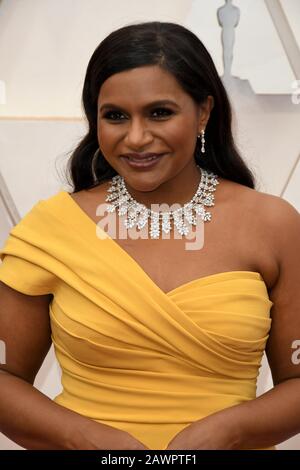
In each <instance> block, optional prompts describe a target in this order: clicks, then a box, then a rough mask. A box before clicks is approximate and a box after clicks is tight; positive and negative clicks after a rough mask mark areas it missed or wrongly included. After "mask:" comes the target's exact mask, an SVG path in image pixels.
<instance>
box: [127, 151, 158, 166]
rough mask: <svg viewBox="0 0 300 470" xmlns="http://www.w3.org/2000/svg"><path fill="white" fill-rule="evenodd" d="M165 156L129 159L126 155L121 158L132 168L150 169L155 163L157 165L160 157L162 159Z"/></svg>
mask: <svg viewBox="0 0 300 470" xmlns="http://www.w3.org/2000/svg"><path fill="white" fill-rule="evenodd" d="M165 155H166V154H165V153H162V154H160V155H152V156H151V157H147V158H138V157H136V158H135V157H129V156H126V155H123V156H122V157H121V158H122V159H124V161H125V162H126V163H127V164H128V165H129V166H131V167H132V168H141V169H143V168H151V167H152V166H154V165H155V164H156V163H158V162H159V161H160V160H161V159H162V157H164V156H165Z"/></svg>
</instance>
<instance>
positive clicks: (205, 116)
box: [199, 95, 214, 133]
mask: <svg viewBox="0 0 300 470" xmlns="http://www.w3.org/2000/svg"><path fill="white" fill-rule="evenodd" d="M213 107H214V97H213V96H211V95H208V97H207V98H206V100H205V101H204V103H202V104H201V105H200V107H199V133H200V132H201V131H202V129H205V128H206V125H207V123H208V120H209V117H210V113H211V110H212V109H213Z"/></svg>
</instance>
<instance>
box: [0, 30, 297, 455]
mask: <svg viewBox="0 0 300 470" xmlns="http://www.w3.org/2000/svg"><path fill="white" fill-rule="evenodd" d="M166 100H168V102H166ZM83 104H84V109H85V113H86V117H87V120H88V132H87V134H86V136H85V137H84V138H83V140H82V141H81V142H80V144H79V146H78V148H77V149H76V150H75V151H74V153H73V155H72V157H71V160H70V170H71V177H72V183H73V186H74V191H73V192H72V193H70V194H69V193H67V192H66V191H59V192H58V193H57V194H55V195H54V196H52V197H50V198H49V199H47V200H43V201H39V202H38V203H37V204H36V205H35V206H34V207H33V208H32V210H31V211H30V212H29V213H28V214H26V216H25V217H24V218H23V219H22V220H21V221H20V222H19V224H17V226H15V227H14V228H13V229H12V230H11V232H10V236H9V237H8V239H7V241H6V244H5V245H4V247H3V249H2V251H1V259H2V260H3V264H2V265H1V268H0V280H1V281H2V282H1V300H0V325H1V337H2V339H3V340H4V341H5V344H6V348H7V363H6V364H5V365H2V373H1V376H0V378H1V387H0V390H1V392H0V417H1V419H0V422H1V429H0V430H1V432H3V433H4V434H6V435H7V436H8V437H10V438H11V439H13V440H15V442H17V443H19V444H20V445H21V446H23V447H26V448H29V449H41V448H43V449H53V448H54V449H57V448H60V449H70V448H71V449H148V448H150V449H261V448H264V449H274V448H275V447H274V445H275V444H276V443H279V442H282V441H284V440H285V439H287V438H289V437H291V436H293V435H295V434H296V433H298V432H299V431H300V411H299V410H300V406H299V405H300V393H299V392H300V372H299V365H297V364H296V363H295V361H292V353H293V352H294V351H293V349H292V343H293V342H294V341H295V340H297V339H299V338H300V320H299V308H300V297H299V293H298V285H299V281H300V269H299V259H298V258H297V256H296V255H297V254H298V253H299V248H300V243H299V229H300V220H299V214H298V212H297V211H296V209H294V207H293V206H291V205H290V204H289V203H288V202H286V201H284V200H283V199H280V198H278V197H275V196H271V195H268V194H264V193H261V192H258V191H257V190H255V183H254V177H253V175H252V174H251V171H250V170H249V169H248V168H247V167H246V165H245V163H244V162H243V160H242V159H241V157H240V156H239V154H238V151H237V149H236V147H235V145H234V142H233V138H232V132H231V111H230V105H229V102H228V98H227V95H226V92H225V89H224V87H223V85H222V82H221V81H220V78H219V76H218V74H217V71H216V68H215V66H214V64H213V62H212V59H211V57H210V55H209V54H208V52H207V50H206V49H205V47H204V46H203V44H202V43H201V41H200V40H199V39H198V38H197V37H196V36H195V35H194V34H193V33H192V32H191V31H189V30H187V29H186V28H184V27H183V26H181V25H178V24H174V23H161V22H148V23H142V24H135V25H129V26H125V27H123V28H120V29H118V30H117V31H114V32H112V33H111V34H110V35H109V36H107V37H106V38H105V39H104V40H103V41H102V42H101V44H100V45H99V46H98V47H97V49H96V50H95V52H94V54H93V55H92V57H91V59H90V62H89V64H88V68H87V72H86V77H85V82H84V89H83ZM149 153H150V154H152V155H150V156H149ZM128 154H130V155H128ZM147 154H148V155H147ZM153 154H154V155H153ZM150 157H151V158H150ZM130 197H131V198H132V200H131V199H130ZM130 202H132V203H133V205H132V206H130ZM188 202H190V204H189V205H188V206H185V211H184V213H181V212H180V210H181V209H182V208H183V206H184V205H185V204H187V203H188ZM161 205H163V206H164V207H163V208H162V207H161ZM157 206H159V207H157ZM207 207H208V208H209V209H210V210H206V209H207ZM147 209H152V211H153V212H151V213H150V212H148V211H147ZM118 211H120V212H118ZM168 211H170V212H171V214H169V216H168V215H167V214H166V212H168ZM163 213H165V214H164V216H163V215H162V214H163ZM106 227H108V230H106ZM124 231H125V236H124ZM204 235H205V237H204ZM191 239H193V240H194V241H192V242H191V241H190V242H189V243H187V240H191ZM51 340H52V341H53V343H54V346H55V352H56V355H57V358H58V361H59V363H60V365H61V368H62V385H63V391H62V392H61V393H60V394H59V395H58V396H57V397H56V398H55V399H54V401H51V400H50V399H48V398H47V397H45V396H44V395H43V394H42V393H40V392H39V391H37V390H36V389H34V388H33V382H34V378H35V376H36V374H37V372H38V370H39V368H40V366H41V364H42V362H43V359H44V357H45V355H46V353H47V351H48V350H49V347H50V344H51ZM264 350H266V353H267V357H268V360H269V364H270V367H271V370H272V375H273V381H274V388H273V389H272V390H270V391H268V392H267V393H265V394H264V395H262V396H260V397H259V398H256V395H255V392H256V378H257V375H258V372H259V367H260V364H261V359H262V354H263V352H264Z"/></svg>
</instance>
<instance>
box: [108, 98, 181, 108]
mask: <svg viewBox="0 0 300 470" xmlns="http://www.w3.org/2000/svg"><path fill="white" fill-rule="evenodd" d="M164 104H171V105H173V106H176V107H177V108H179V106H178V104H177V103H175V101H172V100H156V101H152V103H148V104H146V105H145V106H144V109H148V108H152V106H158V105H164ZM106 108H118V109H120V110H121V111H125V109H123V108H121V106H117V105H115V104H113V103H104V104H103V105H102V106H101V107H100V111H103V109H106Z"/></svg>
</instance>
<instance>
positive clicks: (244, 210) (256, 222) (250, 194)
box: [220, 180, 300, 289]
mask: <svg viewBox="0 0 300 470" xmlns="http://www.w3.org/2000/svg"><path fill="white" fill-rule="evenodd" d="M224 181H225V184H224V190H223V192H220V195H221V199H222V201H223V202H225V207H227V208H228V210H226V214H227V213H229V216H228V217H229V220H230V223H231V224H232V225H234V226H235V227H236V228H237V230H238V233H239V234H241V237H240V239H241V240H242V243H243V247H242V248H241V249H242V250H243V251H244V250H245V249H246V250H247V253H248V257H249V259H252V260H253V261H254V264H255V266H256V268H255V270H257V271H259V272H260V273H262V275H263V277H264V279H265V281H266V284H267V286H268V288H269V289H271V288H272V287H273V286H274V285H275V284H276V282H277V280H278V279H279V275H280V268H281V266H282V264H283V263H284V262H285V261H284V260H286V259H287V257H288V255H289V251H290V250H292V249H293V246H294V247H295V246H296V245H297V243H299V242H300V214H299V212H298V211H297V209H296V208H295V207H294V206H293V205H292V204H290V203H289V202H288V201H286V200H285V199H283V198H281V197H279V196H275V195H272V194H268V193H264V192H260V191H258V190H255V189H252V188H248V187H246V186H244V185H241V184H238V183H235V182H232V181H228V180H224ZM237 220H238V225H237V223H236V221H237ZM297 240H298V242H297Z"/></svg>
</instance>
